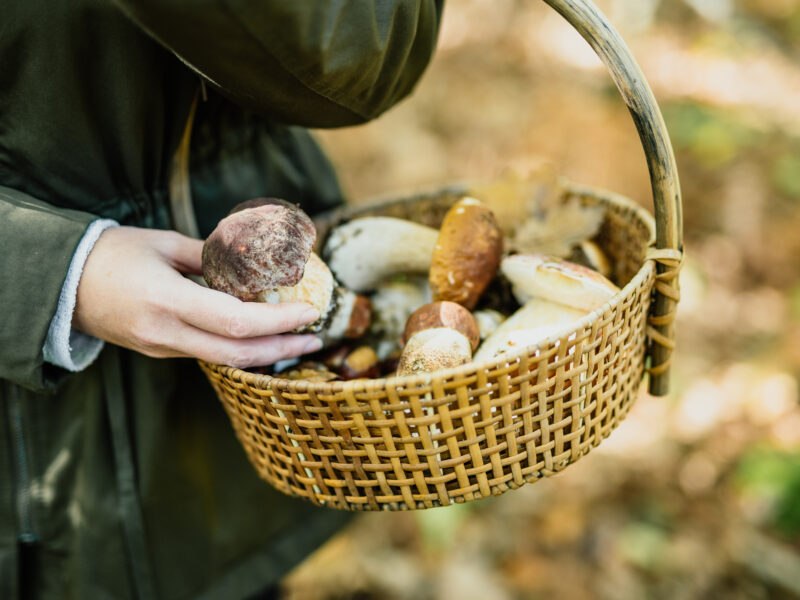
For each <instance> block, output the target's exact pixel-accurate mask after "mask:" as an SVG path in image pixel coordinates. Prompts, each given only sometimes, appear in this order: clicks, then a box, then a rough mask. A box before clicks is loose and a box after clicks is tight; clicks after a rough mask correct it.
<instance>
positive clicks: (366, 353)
mask: <svg viewBox="0 0 800 600" xmlns="http://www.w3.org/2000/svg"><path fill="white" fill-rule="evenodd" d="M339 374H340V375H341V377H342V379H344V380H345V381H349V380H351V379H371V378H373V377H377V376H378V375H380V361H379V360H378V355H377V354H375V350H373V349H372V348H371V347H370V346H359V347H358V348H356V349H355V350H353V351H352V352H351V353H350V354H348V355H347V356H346V357H345V359H344V361H343V362H342V365H341V366H340V367H339Z"/></svg>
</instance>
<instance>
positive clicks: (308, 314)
mask: <svg viewBox="0 0 800 600" xmlns="http://www.w3.org/2000/svg"><path fill="white" fill-rule="evenodd" d="M317 319H319V311H318V310H317V309H316V308H309V309H308V310H307V311H305V312H304V313H303V314H302V315H300V320H301V321H302V322H303V323H313V322H314V321H316V320H317Z"/></svg>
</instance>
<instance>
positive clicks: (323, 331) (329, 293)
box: [203, 198, 371, 343]
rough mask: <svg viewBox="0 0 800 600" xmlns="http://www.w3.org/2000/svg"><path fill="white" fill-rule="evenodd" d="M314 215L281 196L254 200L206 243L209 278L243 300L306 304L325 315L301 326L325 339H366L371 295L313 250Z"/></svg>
mask: <svg viewBox="0 0 800 600" xmlns="http://www.w3.org/2000/svg"><path fill="white" fill-rule="evenodd" d="M316 235H317V234H316V229H315V228H314V224H313V222H312V221H311V219H310V218H309V217H308V215H306V214H305V213H304V212H303V211H302V210H300V209H299V208H298V207H296V206H294V205H292V204H289V203H287V202H284V201H282V200H276V199H263V198H259V199H256V200H250V201H248V202H245V203H242V204H239V205H237V206H236V207H234V208H233V210H232V211H231V213H230V214H229V215H228V216H227V217H225V218H224V219H222V220H221V221H220V222H219V224H218V225H217V228H216V229H215V230H214V231H213V232H212V233H211V235H210V236H209V237H208V239H207V240H206V242H205V244H204V245H203V277H204V278H205V280H206V282H207V283H208V285H209V287H211V288H213V289H215V290H219V291H222V292H225V293H228V294H231V295H232V296H235V297H237V298H239V299H240V300H242V301H258V302H267V303H272V304H276V303H281V302H306V303H308V304H310V305H311V306H313V307H314V308H316V309H317V310H318V311H319V314H320V318H319V319H318V320H317V321H315V322H314V323H310V324H308V325H305V326H304V327H301V328H300V329H298V330H297V332H298V333H307V332H310V333H317V334H320V337H322V338H323V342H326V343H327V342H330V341H332V340H338V339H342V338H344V337H350V338H357V337H361V336H362V335H363V334H364V333H365V332H366V330H367V328H368V327H369V322H370V318H371V306H370V302H369V299H367V298H365V297H363V296H357V295H356V294H355V293H353V292H352V291H350V290H348V289H346V288H344V287H342V286H339V285H337V283H336V280H335V279H334V277H333V274H332V273H331V271H330V269H328V267H327V265H325V263H324V262H323V261H322V259H320V258H319V256H317V255H316V254H314V253H313V252H312V251H311V249H312V248H313V246H314V240H315V239H316Z"/></svg>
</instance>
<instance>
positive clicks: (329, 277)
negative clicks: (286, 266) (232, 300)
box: [256, 252, 336, 331]
mask: <svg viewBox="0 0 800 600" xmlns="http://www.w3.org/2000/svg"><path fill="white" fill-rule="evenodd" d="M335 289H336V281H335V280H334V279H333V274H332V273H331V271H330V269H329V268H328V267H327V266H326V265H325V263H324V262H322V259H321V258H320V257H319V256H317V255H316V254H314V253H313V252H312V253H311V255H310V256H309V257H308V262H307V263H306V266H305V271H304V272H303V278H302V279H301V280H300V281H299V283H298V284H297V285H294V286H291V287H279V288H276V289H273V290H264V291H263V292H261V293H259V294H258V296H257V297H256V300H257V301H258V302H267V303H269V304H279V303H282V302H306V303H308V304H310V305H311V306H313V307H314V308H316V309H317V310H318V311H319V315H320V318H319V320H318V321H317V322H316V323H312V324H311V325H310V326H307V328H306V329H305V330H308V331H319V329H321V327H322V324H324V323H325V322H327V319H328V313H329V312H330V310H331V309H332V308H333V306H334V303H333V299H334V290H335ZM315 326H316V327H315Z"/></svg>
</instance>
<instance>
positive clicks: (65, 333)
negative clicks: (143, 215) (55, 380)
mask: <svg viewBox="0 0 800 600" xmlns="http://www.w3.org/2000/svg"><path fill="white" fill-rule="evenodd" d="M118 226H119V223H117V222H116V221H114V220H112V219H98V220H96V221H93V222H92V224H91V225H89V227H88V228H87V229H86V233H84V234H83V237H82V238H81V241H80V242H79V243H78V247H77V248H76V249H75V253H74V254H73V255H72V261H71V262H70V265H69V270H68V271H67V277H66V279H65V280H64V285H63V286H62V287H61V295H60V296H59V298H58V309H57V310H56V314H55V315H54V316H53V320H52V321H50V328H49V329H48V332H47V339H45V343H44V348H43V353H44V360H45V362H48V363H50V364H52V365H56V366H57V367H61V368H63V369H66V370H67V371H72V372H77V371H82V370H83V369H85V368H86V367H88V366H89V365H90V364H92V363H93V362H94V360H95V359H96V358H97V356H98V355H99V354H100V351H101V350H102V349H103V345H104V344H105V342H104V341H103V340H101V339H98V338H96V337H93V336H91V335H87V334H85V333H82V332H80V331H77V330H75V329H73V328H72V315H73V313H74V312H75V301H76V299H77V295H78V284H79V283H80V280H81V274H82V273H83V267H84V265H85V264H86V259H87V258H89V253H90V252H91V251H92V248H93V247H94V244H95V242H97V240H98V239H99V237H100V234H101V233H103V232H104V231H105V230H106V229H108V228H110V227H118Z"/></svg>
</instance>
